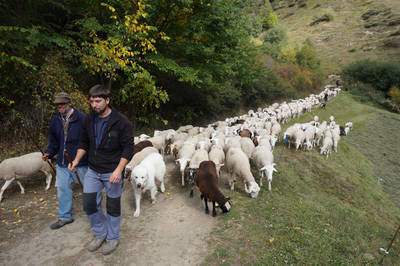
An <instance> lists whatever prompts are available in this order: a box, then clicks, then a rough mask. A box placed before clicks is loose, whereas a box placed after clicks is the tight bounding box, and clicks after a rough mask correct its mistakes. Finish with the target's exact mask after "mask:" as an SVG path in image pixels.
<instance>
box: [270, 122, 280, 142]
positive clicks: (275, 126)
mask: <svg viewBox="0 0 400 266" xmlns="http://www.w3.org/2000/svg"><path fill="white" fill-rule="evenodd" d="M281 130H282V128H281V125H280V124H279V123H278V122H276V123H272V128H271V135H272V136H275V137H276V138H277V139H279V134H280V133H281Z"/></svg>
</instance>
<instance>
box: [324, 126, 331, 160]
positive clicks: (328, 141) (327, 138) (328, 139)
mask: <svg viewBox="0 0 400 266" xmlns="http://www.w3.org/2000/svg"><path fill="white" fill-rule="evenodd" d="M328 131H329V130H326V131H325V133H324V134H325V137H324V140H323V141H322V147H321V154H325V155H326V158H328V155H329V153H331V150H332V145H333V139H332V134H326V133H327V132H328ZM329 132H330V131H329Z"/></svg>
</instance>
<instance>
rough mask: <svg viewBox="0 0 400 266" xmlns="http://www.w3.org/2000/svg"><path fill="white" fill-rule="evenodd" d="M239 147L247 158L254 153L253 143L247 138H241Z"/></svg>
mask: <svg viewBox="0 0 400 266" xmlns="http://www.w3.org/2000/svg"><path fill="white" fill-rule="evenodd" d="M240 147H241V148H242V151H243V152H244V153H245V154H246V155H247V158H250V157H251V154H252V153H253V151H254V148H255V146H254V143H253V141H252V140H251V139H249V138H247V137H242V138H241V139H240Z"/></svg>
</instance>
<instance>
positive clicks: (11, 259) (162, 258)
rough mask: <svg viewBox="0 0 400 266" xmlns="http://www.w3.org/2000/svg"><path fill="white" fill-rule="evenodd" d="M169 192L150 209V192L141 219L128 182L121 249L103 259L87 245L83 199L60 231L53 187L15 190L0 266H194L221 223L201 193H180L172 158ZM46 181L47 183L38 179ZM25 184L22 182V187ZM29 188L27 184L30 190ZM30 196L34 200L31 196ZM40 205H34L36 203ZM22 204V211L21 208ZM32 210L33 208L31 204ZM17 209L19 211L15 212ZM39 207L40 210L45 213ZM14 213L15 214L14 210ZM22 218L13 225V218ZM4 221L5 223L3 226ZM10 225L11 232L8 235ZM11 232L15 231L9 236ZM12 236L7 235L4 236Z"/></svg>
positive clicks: (5, 210)
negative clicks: (54, 227)
mask: <svg viewBox="0 0 400 266" xmlns="http://www.w3.org/2000/svg"><path fill="white" fill-rule="evenodd" d="M166 161H167V175H166V181H167V183H166V192H165V193H164V194H162V193H159V194H158V195H157V202H156V204H154V205H153V204H151V202H150V196H149V195H148V194H147V193H146V194H145V197H144V198H143V199H142V204H141V214H140V217H138V218H135V217H133V212H134V210H135V204H134V196H133V191H132V188H131V186H130V185H129V183H126V184H125V186H124V193H123V201H122V222H121V244H120V246H119V248H118V249H117V251H116V252H114V253H113V254H111V255H109V256H103V255H102V254H101V253H100V251H97V252H94V253H90V252H88V251H87V250H86V245H87V243H88V242H89V241H90V239H91V238H92V232H91V229H90V226H89V222H88V219H87V217H86V215H85V213H84V212H83V211H82V210H81V209H82V208H81V201H82V196H81V194H79V188H77V189H76V190H75V191H76V192H78V193H77V194H78V196H77V199H76V200H75V201H74V214H75V221H74V223H72V224H70V225H67V226H65V227H63V228H61V229H59V230H55V231H53V230H51V229H50V228H49V225H50V224H51V223H52V222H54V221H55V220H56V217H52V216H49V213H47V212H48V211H51V210H52V209H53V208H54V210H53V213H56V212H55V206H56V205H55V200H54V195H55V193H56V192H55V188H54V187H53V188H52V189H51V190H50V192H44V191H43V192H42V193H39V192H38V191H37V189H40V190H42V186H40V187H39V186H38V187H37V188H36V193H35V192H33V191H31V192H29V193H27V194H25V195H20V192H19V191H18V190H17V188H14V189H13V190H14V191H13V190H11V192H10V193H7V191H6V193H5V195H8V196H7V198H6V199H5V200H4V202H3V203H1V205H0V207H1V216H0V219H2V222H3V224H0V226H1V227H2V230H0V232H1V233H2V236H1V237H0V241H1V242H0V265H43V264H44V265H116V264H118V265H196V264H199V263H201V262H202V261H203V259H204V257H205V256H207V255H208V254H209V251H208V250H207V249H206V248H207V245H206V241H207V237H208V235H209V233H210V232H211V231H212V229H213V227H214V226H215V224H216V222H217V220H216V219H215V218H213V217H211V216H207V215H205V214H204V212H203V209H204V206H203V204H202V202H201V200H200V199H199V194H198V192H197V193H196V194H195V196H194V198H189V196H188V189H187V188H180V187H179V186H180V185H179V184H180V183H179V182H180V181H179V179H178V175H179V173H178V172H177V170H176V167H175V164H174V163H173V161H172V159H171V158H167V159H166ZM38 180H40V182H41V181H43V182H44V180H43V178H41V179H38ZM23 184H24V183H23ZM28 185H29V184H27V185H26V188H27V186H28ZM38 193H39V194H38ZM29 194H31V195H29ZM32 197H35V198H38V199H39V200H38V201H37V202H39V205H38V206H41V207H42V206H43V205H44V204H41V205H40V203H43V202H48V204H47V203H46V206H45V207H43V208H42V209H41V210H43V209H44V211H42V212H39V214H38V213H36V212H35V211H34V210H36V209H37V208H36V207H34V208H33V209H32V210H30V208H31V207H30V205H29V204H31V202H32V200H31V198H32ZM35 202H36V201H35ZM22 205H24V206H22ZM31 205H32V204H31ZM15 207H17V212H16V211H15V209H13V208H15ZM41 207H39V209H40V208H41ZM10 208H11V209H10ZM19 213H21V214H20V215H19V216H20V217H17V218H15V219H14V220H16V219H18V220H23V221H22V222H21V221H20V222H18V220H17V221H14V222H12V220H13V218H14V216H16V215H17V214H19ZM19 218H20V219H19ZM5 221H6V222H5ZM4 226H5V227H7V226H8V228H13V229H9V230H8V232H7V230H4V229H5V227H4ZM10 230H12V231H11V232H10ZM5 234H8V236H5Z"/></svg>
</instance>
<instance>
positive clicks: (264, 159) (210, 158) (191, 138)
mask: <svg viewBox="0 0 400 266" xmlns="http://www.w3.org/2000/svg"><path fill="white" fill-rule="evenodd" d="M340 90H341V89H340V87H335V86H332V85H327V86H326V87H325V89H324V90H323V91H322V92H321V93H319V94H316V95H315V94H311V95H310V96H308V97H306V98H305V99H299V100H293V101H291V102H288V103H287V102H283V103H280V104H279V103H274V104H272V105H270V106H268V107H266V108H258V110H257V111H253V110H250V111H249V112H248V113H247V114H244V115H241V116H238V117H232V118H227V119H225V120H224V121H217V122H215V123H212V124H209V125H208V126H207V127H194V126H192V125H187V126H181V127H180V128H178V129H177V130H173V129H168V130H164V131H158V130H156V131H155V132H154V136H153V137H150V136H147V135H145V134H142V135H140V136H139V137H135V149H134V152H135V154H134V156H133V158H132V160H131V161H130V162H129V164H128V165H127V166H126V171H125V177H126V178H129V179H131V180H132V181H133V182H134V177H133V175H135V168H137V167H139V165H140V164H141V162H142V161H143V160H144V159H145V158H147V157H148V156H151V154H153V153H159V154H161V155H162V157H161V158H165V156H173V157H174V158H175V162H176V164H177V166H178V167H179V170H180V174H181V184H182V186H185V183H188V184H189V187H190V196H193V193H194V186H195V185H197V186H198V187H199V190H200V192H201V195H202V197H203V198H204V200H205V204H206V205H205V206H206V213H208V206H207V201H208V200H211V201H212V202H213V215H214V216H215V215H216V212H215V203H218V206H219V207H221V209H222V210H223V211H224V212H226V211H229V209H230V207H231V206H230V202H229V199H228V198H226V197H225V196H223V195H222V193H221V191H220V190H219V188H218V178H219V175H220V171H221V167H223V166H225V169H226V171H227V173H228V174H229V175H228V176H229V187H230V189H231V190H234V187H235V180H236V179H237V178H242V179H243V181H244V182H243V183H244V190H245V192H246V193H248V194H249V195H250V196H251V197H252V198H256V197H257V196H258V193H259V191H260V187H261V186H262V185H263V178H264V176H265V177H266V180H267V181H268V190H271V182H272V176H273V172H276V171H277V170H276V168H275V166H276V163H275V162H274V155H273V150H274V147H275V144H276V143H277V141H279V140H280V135H281V124H284V123H286V122H288V121H289V120H290V119H293V118H296V117H299V116H300V115H301V114H303V113H305V112H310V111H311V110H312V109H314V108H317V107H321V106H324V105H325V101H326V100H330V99H332V98H333V97H335V96H336V95H337V94H338V93H339V92H340ZM351 128H352V123H351V122H348V123H346V125H345V127H341V126H339V125H337V124H336V122H335V121H334V117H333V116H331V117H330V121H329V122H327V121H323V122H321V123H320V122H319V118H318V117H317V116H315V117H314V119H313V121H310V122H308V123H303V124H299V123H296V124H294V125H292V126H290V127H289V128H287V130H286V131H285V132H284V134H283V137H282V140H281V141H282V142H283V143H284V144H288V147H289V148H290V146H291V144H294V146H295V148H296V150H298V149H304V150H307V151H309V150H311V149H313V148H314V147H317V146H320V145H321V144H322V145H321V146H320V153H321V154H324V155H326V156H327V157H328V155H329V153H330V152H331V150H332V148H333V149H334V150H335V151H337V145H338V142H339V140H340V136H341V135H347V134H348V132H349V131H350V130H351ZM25 156H28V157H29V156H31V157H32V158H35V159H29V160H28V162H29V163H27V159H26V157H25V158H24V157H23V156H21V157H16V158H10V159H7V160H4V161H3V162H2V163H1V164H0V177H2V178H5V180H6V183H5V184H4V185H3V187H2V189H1V192H0V201H1V199H2V195H3V192H4V190H5V189H6V188H7V186H8V185H9V184H10V183H11V182H12V181H13V180H14V179H18V178H19V177H23V176H28V175H30V174H33V173H34V172H37V171H43V172H45V173H46V176H47V177H48V176H49V169H48V168H49V167H48V165H47V163H45V162H43V161H42V160H41V154H40V153H32V154H30V155H25ZM36 157H37V158H36ZM162 164H164V166H162ZM251 164H252V165H254V166H255V167H257V169H258V171H259V174H260V178H259V180H258V183H257V182H256V179H255V177H254V175H253V173H252V172H251V167H250V165H251ZM147 165H151V163H150V164H149V163H147ZM147 167H150V168H151V167H154V168H155V169H151V171H153V172H154V171H155V172H156V171H157V167H161V168H162V169H164V168H165V163H164V162H161V163H154V165H153V166H147ZM163 167H164V168H163ZM163 172H164V174H165V169H164V171H163ZM50 176H51V175H50ZM152 178H153V183H154V176H153V177H152ZM48 179H49V178H48ZM50 181H51V178H50ZM160 181H161V180H160ZM17 182H18V184H19V185H20V187H21V193H23V187H22V185H21V183H20V182H19V181H17ZM49 184H50V183H49V182H48V186H47V187H46V189H48V187H49ZM162 187H164V186H163V183H162ZM149 189H150V190H151V191H153V192H151V193H152V199H153V194H154V195H155V193H154V187H153V188H149ZM162 190H164V189H162ZM135 191H136V190H135ZM156 191H157V190H156ZM156 191H155V192H156ZM136 206H137V208H136V209H137V211H139V212H140V198H139V203H138V202H136ZM136 214H137V215H136ZM138 215H139V213H138V212H135V216H138Z"/></svg>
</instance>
